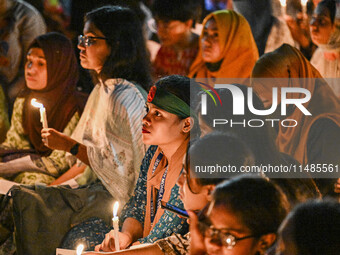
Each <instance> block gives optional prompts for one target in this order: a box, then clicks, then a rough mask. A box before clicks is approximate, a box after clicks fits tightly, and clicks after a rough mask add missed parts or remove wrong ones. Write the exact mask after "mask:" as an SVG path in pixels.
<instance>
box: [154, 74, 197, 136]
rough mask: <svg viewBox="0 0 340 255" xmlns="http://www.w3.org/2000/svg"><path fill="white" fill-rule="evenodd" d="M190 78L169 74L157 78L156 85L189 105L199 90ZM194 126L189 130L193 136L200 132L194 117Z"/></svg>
mask: <svg viewBox="0 0 340 255" xmlns="http://www.w3.org/2000/svg"><path fill="white" fill-rule="evenodd" d="M191 83H192V85H193V86H191V85H190V78H188V77H186V76H181V75H170V76H166V77H163V78H161V79H159V80H158V81H157V82H156V83H155V86H156V87H161V88H163V89H165V90H166V91H167V92H169V93H171V94H173V95H175V96H177V97H178V98H180V99H181V100H183V101H184V102H185V103H186V104H187V105H188V106H190V102H191V100H193V98H195V97H196V96H197V93H198V91H199V86H198V85H197V84H196V83H193V81H191ZM194 121H195V123H194V126H193V128H192V129H191V131H190V135H191V136H192V137H195V136H197V135H199V134H200V128H199V125H198V120H197V119H196V118H194Z"/></svg>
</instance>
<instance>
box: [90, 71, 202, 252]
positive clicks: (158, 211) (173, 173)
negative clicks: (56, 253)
mask: <svg viewBox="0 0 340 255" xmlns="http://www.w3.org/2000/svg"><path fill="white" fill-rule="evenodd" d="M189 103H190V79H189V78H187V77H183V76H178V75H172V76H167V77H164V78H162V79H160V80H159V81H158V82H157V83H156V85H155V86H153V87H152V88H151V89H150V92H149V95H148V103H147V111H148V113H147V115H146V116H144V118H143V142H144V143H145V144H150V145H157V149H156V151H155V148H154V147H151V148H150V149H149V152H148V153H147V154H146V157H145V158H144V160H143V163H142V167H141V172H140V175H139V179H138V181H137V186H136V189H135V193H134V195H133V196H132V197H131V199H130V200H129V202H128V203H127V205H126V206H125V208H124V210H123V212H122V216H121V219H122V222H123V225H122V228H121V232H119V238H120V239H119V244H120V249H125V248H127V247H128V246H130V245H131V244H135V243H136V242H137V243H152V242H154V241H156V240H158V239H161V238H164V237H166V236H169V235H171V234H172V233H180V234H185V233H186V232H187V230H188V229H187V225H186V224H185V220H184V219H181V218H179V217H178V216H175V215H174V214H172V213H169V212H167V211H164V209H162V208H160V203H161V201H162V200H164V201H168V202H169V203H171V204H173V205H175V206H182V203H181V201H180V199H179V187H178V186H177V185H176V181H177V179H178V177H179V175H180V173H181V170H182V162H183V157H184V155H185V153H186V150H187V145H188V142H189V138H190V135H191V137H194V136H196V135H197V134H198V132H199V127H198V125H197V124H196V121H197V120H194V119H193V118H191V117H190V106H189ZM191 130H192V131H191ZM150 150H151V151H150ZM151 152H152V153H151ZM152 155H153V156H152ZM151 156H152V159H150V157H151ZM96 250H97V251H99V250H103V251H114V250H115V246H114V231H110V232H109V234H107V235H106V238H105V239H104V241H103V242H102V244H101V245H98V246H97V247H96Z"/></svg>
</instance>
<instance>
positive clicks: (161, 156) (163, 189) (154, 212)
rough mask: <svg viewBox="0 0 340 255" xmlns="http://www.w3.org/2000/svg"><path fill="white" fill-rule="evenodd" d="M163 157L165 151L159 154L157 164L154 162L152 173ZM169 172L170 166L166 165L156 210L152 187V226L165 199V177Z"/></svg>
mask: <svg viewBox="0 0 340 255" xmlns="http://www.w3.org/2000/svg"><path fill="white" fill-rule="evenodd" d="M162 158H163V153H162V152H161V153H160V154H159V155H158V157H157V159H156V161H155V164H154V166H153V169H152V174H154V173H155V171H156V168H157V166H158V165H159V163H160V162H161V160H162ZM167 173H168V166H167V167H166V169H165V171H164V173H163V176H162V179H161V183H160V185H159V191H158V195H157V200H156V211H155V210H154V209H155V208H154V202H153V189H151V203H150V217H151V226H152V224H153V221H154V219H155V215H156V212H157V209H158V208H160V206H161V201H162V199H163V195H164V192H165V179H166V175H167Z"/></svg>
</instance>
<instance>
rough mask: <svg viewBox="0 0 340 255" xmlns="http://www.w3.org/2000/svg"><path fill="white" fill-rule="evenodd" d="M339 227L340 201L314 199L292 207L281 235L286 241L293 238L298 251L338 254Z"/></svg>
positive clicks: (339, 243)
mask: <svg viewBox="0 0 340 255" xmlns="http://www.w3.org/2000/svg"><path fill="white" fill-rule="evenodd" d="M339 230H340V204H339V203H338V202H336V201H321V200H312V201H309V202H306V203H303V204H300V205H298V206H296V207H295V208H294V209H293V210H292V212H291V213H290V214H289V215H288V217H287V219H286V222H285V224H283V225H282V226H281V230H280V234H281V236H282V240H283V242H284V241H285V239H286V238H287V239H289V240H291V241H293V244H295V248H296V249H297V254H304V255H319V254H322V255H336V254H339V251H340V241H339ZM287 234H289V236H287ZM286 245H289V243H285V246H286Z"/></svg>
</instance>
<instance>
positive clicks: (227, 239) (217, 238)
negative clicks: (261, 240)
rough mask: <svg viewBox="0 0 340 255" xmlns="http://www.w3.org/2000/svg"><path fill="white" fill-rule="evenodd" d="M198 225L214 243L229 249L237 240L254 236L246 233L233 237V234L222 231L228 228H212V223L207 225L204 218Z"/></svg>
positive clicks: (204, 234)
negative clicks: (242, 235)
mask: <svg viewBox="0 0 340 255" xmlns="http://www.w3.org/2000/svg"><path fill="white" fill-rule="evenodd" d="M198 226H199V229H200V232H201V233H202V234H203V236H205V237H208V238H211V239H212V241H213V242H214V243H216V244H220V245H223V246H225V247H227V249H230V250H231V249H233V248H234V246H235V245H236V243H237V242H238V241H241V240H245V239H248V238H254V237H256V236H254V235H248V236H244V237H235V236H234V235H233V234H230V233H228V232H226V233H224V232H223V231H228V229H217V228H214V227H213V226H212V225H209V224H208V223H207V222H205V221H204V220H203V221H199V222H198Z"/></svg>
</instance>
